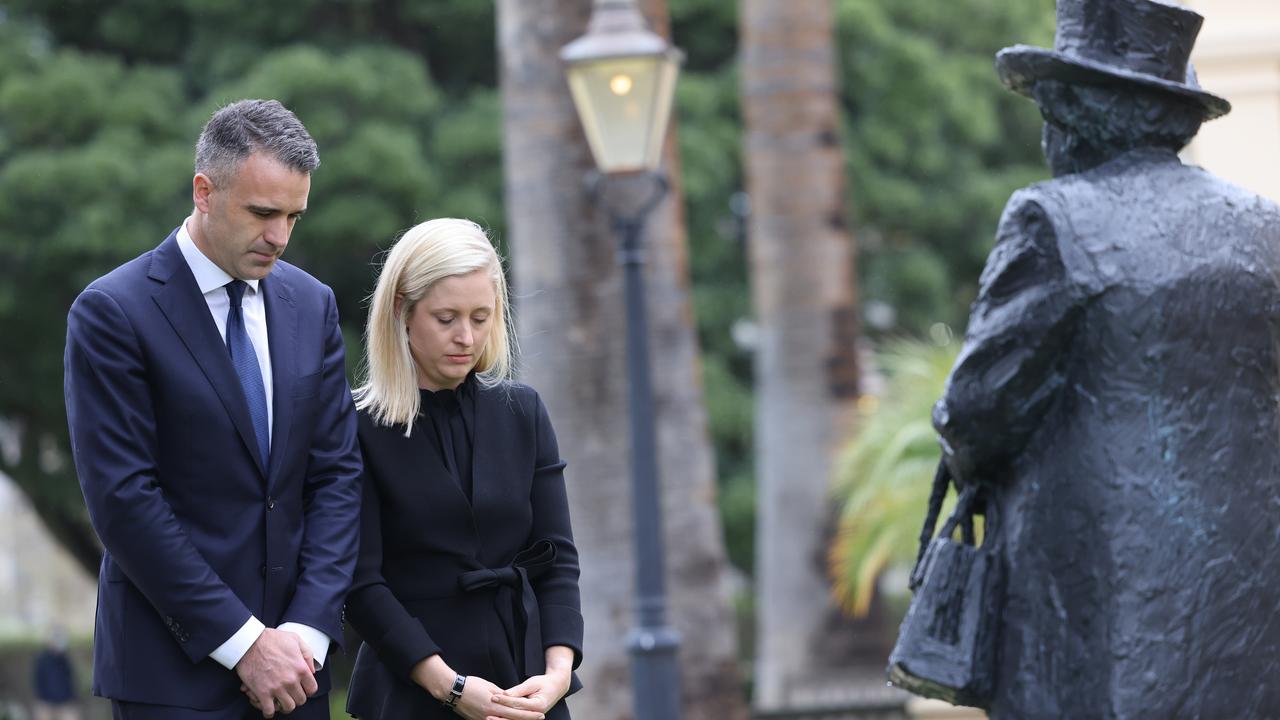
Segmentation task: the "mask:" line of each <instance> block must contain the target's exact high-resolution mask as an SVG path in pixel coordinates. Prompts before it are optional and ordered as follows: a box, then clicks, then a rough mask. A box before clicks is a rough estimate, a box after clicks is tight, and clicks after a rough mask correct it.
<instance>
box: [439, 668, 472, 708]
mask: <svg viewBox="0 0 1280 720" xmlns="http://www.w3.org/2000/svg"><path fill="white" fill-rule="evenodd" d="M466 686H467V676H466V675H458V676H457V677H455V678H454V679H453V688H452V689H450V690H449V695H448V696H447V697H446V698H445V699H443V700H441V701H440V704H442V705H444V706H445V707H449V708H451V707H453V706H454V705H457V704H458V699H459V698H461V697H462V689H463V688H464V687H466Z"/></svg>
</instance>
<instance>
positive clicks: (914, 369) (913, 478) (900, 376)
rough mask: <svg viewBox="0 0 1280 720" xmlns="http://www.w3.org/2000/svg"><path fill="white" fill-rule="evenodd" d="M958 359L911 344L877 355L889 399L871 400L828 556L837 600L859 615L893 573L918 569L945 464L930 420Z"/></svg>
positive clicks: (840, 495)
mask: <svg viewBox="0 0 1280 720" xmlns="http://www.w3.org/2000/svg"><path fill="white" fill-rule="evenodd" d="M955 357H956V347H955V346H954V345H942V346H939V345H936V344H932V343H922V342H918V341H912V340H894V341H891V342H890V343H889V344H888V345H887V346H886V348H885V349H884V350H883V351H882V352H880V353H878V354H877V364H878V365H879V367H880V369H881V371H882V372H884V373H885V375H886V376H887V385H886V388H885V391H884V393H883V394H881V395H879V396H873V395H867V396H864V399H863V403H862V408H861V409H862V410H863V412H862V414H861V415H862V416H861V418H860V420H859V422H858V432H857V434H856V435H855V436H854V437H853V440H852V442H851V443H850V445H849V446H848V448H847V449H846V451H845V452H844V453H843V455H842V456H841V458H840V460H839V463H838V465H837V470H836V480H835V482H834V483H833V486H832V494H833V495H834V497H835V498H836V500H837V502H838V503H839V510H840V512H839V526H838V528H837V531H836V535H835V537H834V538H833V539H832V543H831V548H830V552H829V559H830V571H831V578H832V580H833V582H834V587H833V593H834V594H835V596H836V600H837V601H838V602H839V603H840V605H841V606H842V607H844V608H845V609H847V610H849V611H851V612H852V613H853V614H855V615H859V616H861V615H865V614H866V612H867V610H868V609H869V608H870V607H871V598H872V597H873V595H874V594H875V589H876V580H877V579H878V578H879V577H880V574H881V572H883V571H884V569H885V568H886V567H888V566H890V565H898V566H906V567H910V566H911V564H912V563H914V562H915V557H916V547H917V545H916V541H917V538H918V536H919V532H920V523H921V522H922V520H923V518H924V512H925V508H926V507H927V505H928V501H929V493H930V490H931V488H932V484H933V483H932V480H933V474H934V470H935V468H937V465H938V457H939V451H938V441H937V436H936V435H935V433H934V430H933V425H932V423H931V422H930V414H931V412H932V409H933V404H934V402H936V401H937V399H938V398H939V397H941V395H942V391H943V387H944V386H945V384H946V380H947V375H948V374H949V373H950V372H951V366H952V364H953V363H954V362H955Z"/></svg>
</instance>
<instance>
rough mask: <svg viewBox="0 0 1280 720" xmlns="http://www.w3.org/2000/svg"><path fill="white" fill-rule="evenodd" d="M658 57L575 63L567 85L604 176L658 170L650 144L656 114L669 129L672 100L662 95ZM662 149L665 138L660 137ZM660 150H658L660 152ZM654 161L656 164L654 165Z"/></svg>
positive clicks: (655, 156)
mask: <svg viewBox="0 0 1280 720" xmlns="http://www.w3.org/2000/svg"><path fill="white" fill-rule="evenodd" d="M663 64H667V59H666V58H665V57H663V56H660V55H648V56H642V57H627V58H609V59H606V60H596V61H593V62H585V63H580V64H577V65H573V66H571V67H570V68H569V71H568V74H569V87H570V89H571V90H572V91H573V101H574V104H575V105H576V106H577V108H578V115H579V117H581V118H582V125H583V128H584V129H585V131H586V135H587V142H588V143H589V144H590V145H591V152H592V154H593V155H594V156H595V159H596V165H598V166H599V167H600V170H601V171H602V172H606V173H609V172H625V171H629V170H643V169H645V168H646V167H655V166H656V164H657V163H656V161H652V160H653V159H654V158H658V157H660V152H655V151H654V149H653V148H652V145H653V144H654V142H655V138H654V137H653V136H654V130H655V128H654V125H655V123H656V122H657V121H656V120H655V118H656V117H658V116H657V115H656V113H657V112H660V111H661V112H663V113H664V114H663V116H662V120H661V124H662V127H663V128H665V127H666V116H665V114H666V113H669V112H670V110H671V102H670V100H669V99H666V100H665V101H664V99H663V98H661V97H660V96H659V90H660V89H661V86H662V85H663V83H662V82H660V79H665V78H662V77H661V72H660V66H661V65H663ZM656 142H657V143H658V144H659V145H660V144H661V142H662V138H661V137H658V138H656ZM659 150H660V148H659ZM651 161H652V164H651Z"/></svg>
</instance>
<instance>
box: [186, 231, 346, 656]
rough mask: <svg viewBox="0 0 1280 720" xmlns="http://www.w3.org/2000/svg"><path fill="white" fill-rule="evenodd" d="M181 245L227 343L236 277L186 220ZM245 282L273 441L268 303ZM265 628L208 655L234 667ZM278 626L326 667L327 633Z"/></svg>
mask: <svg viewBox="0 0 1280 720" xmlns="http://www.w3.org/2000/svg"><path fill="white" fill-rule="evenodd" d="M178 249H179V250H181V251H182V257H183V259H185V260H186V261H187V266H188V267H190V268H191V274H192V275H194V276H195V278H196V285H197V286H199V288H200V293H201V294H203V295H204V301H205V303H206V304H208V306H209V312H210V313H211V314H212V315H213V322H214V323H216V324H217V326H218V334H219V335H221V336H222V341H223V342H224V343H225V342H226V341H227V312H228V311H229V310H230V309H231V299H230V298H229V297H227V291H226V289H225V288H226V285H227V283H229V282H231V281H232V280H234V279H235V278H233V277H231V276H230V275H228V274H227V273H226V271H224V270H223V269H222V268H220V267H218V266H217V265H216V264H214V262H213V261H212V260H210V259H209V258H207V257H205V254H204V253H202V252H201V251H200V248H197V247H196V244H195V241H194V240H192V239H191V234H190V233H188V232H187V223H186V222H185V221H183V223H182V227H180V228H178ZM245 283H246V284H247V285H248V286H249V289H248V290H246V291H245V294H244V298H243V299H242V300H241V301H240V309H241V312H242V313H243V314H244V329H245V332H247V333H248V335H249V340H250V341H251V342H252V343H253V351H254V353H255V354H256V355H257V356H258V368H259V369H260V370H261V371H262V388H263V390H264V391H266V395H267V442H268V443H270V439H271V435H272V422H273V418H274V417H275V412H274V408H273V407H272V405H273V403H272V396H271V387H272V385H271V346H270V344H269V342H270V341H269V340H268V337H267V306H266V303H264V302H263V298H262V293H260V292H258V290H259V281H257V280H245ZM265 629H266V626H265V625H263V624H262V621H261V620H259V619H258V618H256V617H253V616H250V617H249V619H248V621H246V622H245V624H244V625H242V626H241V627H240V629H239V630H237V631H236V632H235V634H233V635H232V636H231V637H230V638H228V639H227V641H226V642H224V643H222V644H221V645H219V646H218V648H217V649H216V650H214V651H213V652H211V653H209V657H211V658H213V659H214V660H215V661H217V662H218V663H219V664H220V665H222V666H224V667H226V668H227V669H228V670H233V669H235V666H236V663H238V662H240V658H242V657H244V654H245V653H246V652H248V651H249V648H250V646H252V645H253V643H254V642H255V641H256V640H257V639H258V636H259V635H261V634H262V631H263V630H265ZM278 629H279V630H285V631H288V632H292V633H295V634H297V635H298V636H299V637H301V638H302V641H303V642H305V643H306V644H307V647H308V648H309V649H310V650H311V656H312V657H313V658H315V661H316V668H317V669H319V668H321V667H324V661H325V657H326V656H327V655H328V653H329V636H328V635H325V634H324V633H322V632H320V631H319V630H317V629H315V628H313V627H311V626H309V625H303V624H301V623H292V622H289V623H283V624H281V625H280V627H279V628H278Z"/></svg>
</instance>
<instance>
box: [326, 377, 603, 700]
mask: <svg viewBox="0 0 1280 720" xmlns="http://www.w3.org/2000/svg"><path fill="white" fill-rule="evenodd" d="M422 393H423V396H422V409H421V411H420V412H419V415H418V419H417V421H416V422H415V423H414V426H413V430H412V432H411V433H410V435H409V437H405V434H404V427H403V426H398V427H384V426H380V425H377V424H375V423H374V422H373V420H372V418H370V417H369V415H368V413H365V412H362V413H360V425H359V436H360V447H361V450H362V451H363V453H364V463H365V471H364V477H363V485H364V506H363V509H362V512H361V546H360V557H359V561H358V562H357V565H356V573H355V582H354V584H353V587H352V590H351V593H350V595H348V597H347V617H348V619H349V620H350V621H351V624H352V626H353V627H354V628H355V629H356V631H357V632H358V633H359V634H360V636H361V638H362V639H363V640H364V642H363V643H362V644H361V646H360V651H359V655H358V657H357V659H356V666H355V671H354V673H353V675H352V678H351V686H350V691H349V696H348V701H347V711H348V712H350V713H351V714H352V715H354V716H355V717H357V718H361V720H422V719H426V720H430V719H432V718H439V719H441V720H444V719H445V718H456V717H457V716H456V715H454V714H453V712H452V711H451V710H449V709H448V708H445V707H444V706H442V705H441V704H440V703H439V702H437V701H436V700H435V699H434V698H433V697H431V695H430V694H429V693H428V692H427V691H426V690H424V689H422V688H421V687H419V686H418V685H416V684H414V683H413V681H412V680H410V672H411V671H412V669H413V666H414V665H416V664H417V663H418V662H419V661H420V660H423V659H425V658H427V657H429V656H431V655H434V654H436V653H439V654H440V655H441V657H443V658H444V660H445V662H447V663H449V665H450V667H452V668H453V669H454V670H456V671H457V672H459V673H461V674H463V675H476V676H479V677H482V678H484V679H486V680H489V681H490V682H493V683H494V684H496V685H498V686H499V687H503V688H506V687H511V686H513V685H516V684H518V683H519V682H521V681H523V680H524V679H526V678H528V677H530V676H532V675H538V674H541V673H543V672H545V660H544V651H545V649H546V648H547V647H550V646H553V645H565V646H568V647H570V648H572V649H573V651H574V667H575V668H576V667H577V666H578V664H579V663H580V662H581V660H582V614H581V611H580V601H579V594H578V553H577V550H576V549H575V548H574V545H573V535H572V532H571V530H570V525H569V507H568V501H567V498H566V495H565V484H564V474H563V470H564V466H565V463H564V462H563V461H562V460H561V459H560V452H559V449H558V447H557V445H556V438H555V432H554V430H553V429H552V427H551V421H550V419H549V418H548V417H547V411H546V408H545V407H544V406H543V404H542V401H541V399H540V398H539V397H538V395H537V393H536V392H534V391H533V389H531V388H529V387H527V386H524V385H518V384H515V383H503V384H501V385H499V386H497V387H486V386H484V385H483V384H481V383H480V382H478V381H477V379H476V377H475V376H474V374H473V375H470V376H468V377H467V379H466V381H464V382H463V384H462V385H460V386H459V387H458V390H457V391H448V390H445V391H440V392H436V393H432V392H430V391H425V390H424V391H422ZM580 687H581V684H580V683H579V682H578V679H577V676H576V675H575V676H574V678H573V682H572V684H571V686H570V692H571V693H572V692H575V691H576V690H578V689H579V688H580ZM547 717H548V718H554V719H555V720H567V719H568V718H569V711H568V708H567V707H566V706H565V703H564V702H563V701H561V702H560V703H558V704H557V705H556V706H555V707H553V708H552V709H551V710H550V711H549V712H547Z"/></svg>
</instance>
